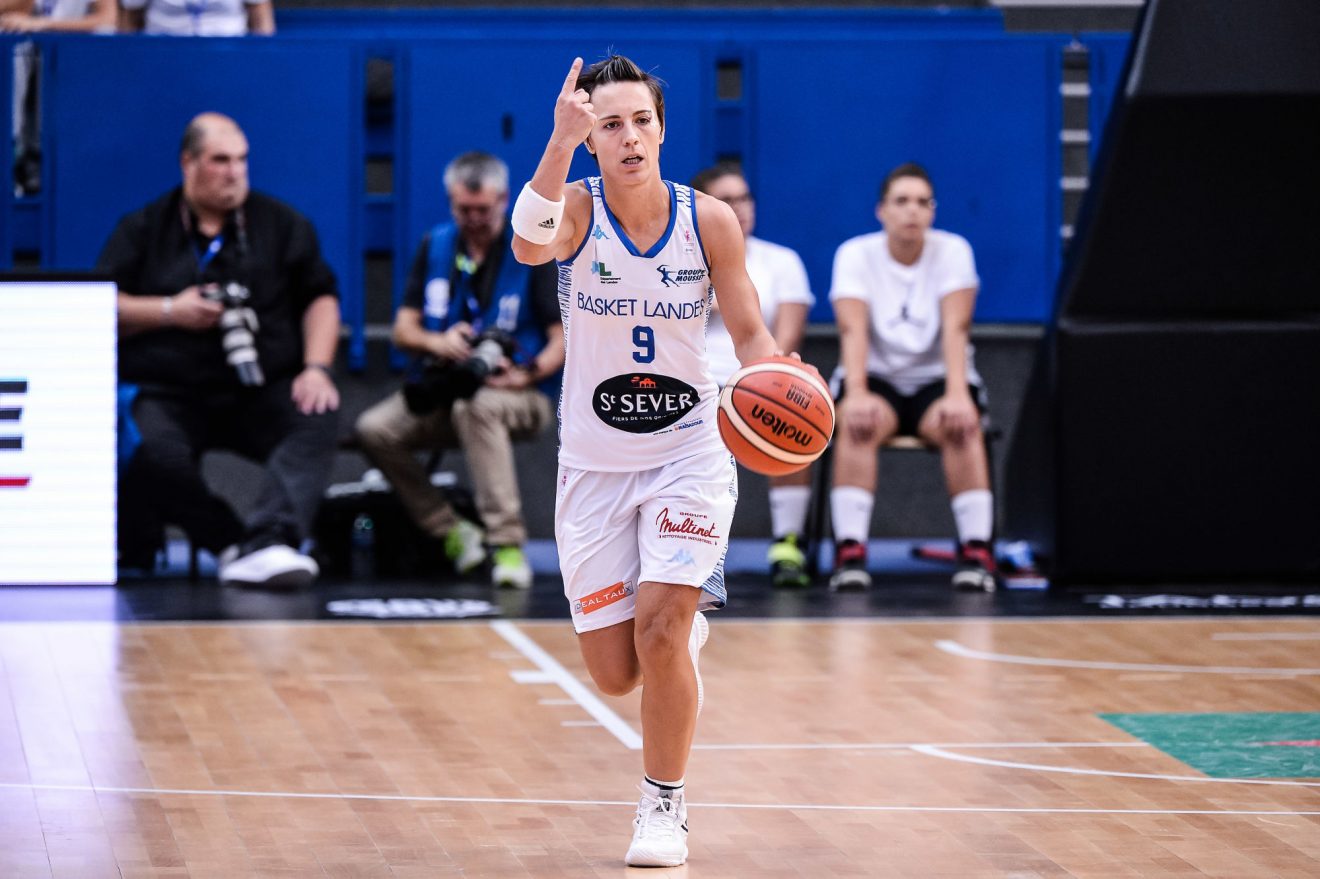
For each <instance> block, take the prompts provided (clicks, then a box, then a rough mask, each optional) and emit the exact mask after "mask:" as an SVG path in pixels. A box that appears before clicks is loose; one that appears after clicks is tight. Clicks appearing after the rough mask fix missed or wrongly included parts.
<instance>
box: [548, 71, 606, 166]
mask: <svg viewBox="0 0 1320 879" xmlns="http://www.w3.org/2000/svg"><path fill="white" fill-rule="evenodd" d="M581 72H582V59H581V58H574V59H573V66H572V67H570V68H569V69H568V76H567V77H566V78H565V79H564V86H563V88H561V89H560V90H559V98H558V100H556V101H555V131H554V134H553V135H552V137H551V139H552V140H553V141H554V142H555V143H558V144H561V145H563V146H568V147H577V145H578V144H580V143H582V142H583V141H585V140H586V139H587V137H588V136H589V135H590V134H591V130H592V129H593V128H595V126H596V114H595V113H594V112H593V108H592V106H591V97H590V96H589V95H588V94H587V92H586V90H585V89H580V88H578V87H577V81H578V74H579V73H581Z"/></svg>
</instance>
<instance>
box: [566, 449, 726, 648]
mask: <svg viewBox="0 0 1320 879" xmlns="http://www.w3.org/2000/svg"><path fill="white" fill-rule="evenodd" d="M737 502H738V469H737V467H736V466H734V463H733V456H732V455H730V454H729V453H728V452H727V451H724V450H716V451H713V452H706V453H704V454H700V455H694V456H693V457H691V458H684V459H682V460H680V461H675V462H673V463H672V464H666V465H664V466H663V467H656V468H655V469H652V470H641V471H638V472H632V473H603V472H599V471H595V470H577V469H574V468H572V467H563V466H561V467H560V468H559V487H558V491H557V495H556V500H555V541H556V543H557V544H558V546H559V568H560V571H561V572H562V573H563V575H564V594H565V595H566V596H567V597H568V601H569V605H570V606H571V608H572V611H573V628H575V629H576V630H577V631H578V632H591V631H594V630H596V629H603V628H605V627H606V626H613V625H615V624H616V623H621V622H624V621H625V620H630V619H632V618H633V617H634V616H635V615H636V612H637V610H636V607H637V587H638V585H639V584H641V583H649V582H653V583H675V584H678V585H681V586H691V587H695V588H699V589H701V590H702V591H703V594H702V596H701V601H700V604H699V607H700V609H701V610H708V609H714V608H720V607H723V606H724V602H725V599H726V597H727V593H726V592H725V589H724V554H725V552H726V551H727V550H728V548H729V526H730V525H731V524H732V523H733V509H734V506H735V505H736V504H737Z"/></svg>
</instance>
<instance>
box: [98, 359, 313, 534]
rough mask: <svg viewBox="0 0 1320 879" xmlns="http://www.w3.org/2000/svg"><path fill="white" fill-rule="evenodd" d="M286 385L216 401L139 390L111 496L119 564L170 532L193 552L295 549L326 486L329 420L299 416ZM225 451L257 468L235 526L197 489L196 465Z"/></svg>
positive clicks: (221, 505)
mask: <svg viewBox="0 0 1320 879" xmlns="http://www.w3.org/2000/svg"><path fill="white" fill-rule="evenodd" d="M291 387H292V380H290V379H284V380H281V381H274V382H271V383H270V384H268V385H265V386H263V387H260V388H243V389H236V390H230V391H224V392H221V393H215V392H197V391H191V390H189V391H180V390H174V389H163V388H159V387H143V388H142V390H141V391H140V392H139V394H138V397H137V399H136V400H135V401H134V402H133V419H134V421H136V422H137V426H138V430H139V431H141V433H142V444H141V445H140V446H139V447H138V449H137V451H136V452H135V453H134V455H133V458H132V460H131V461H130V462H129V464H128V466H127V468H126V469H125V470H124V472H123V475H122V477H121V479H120V486H119V523H120V524H119V541H120V555H121V560H122V559H123V558H125V556H127V555H132V551H133V550H134V549H136V550H138V551H139V552H140V550H141V548H142V547H143V546H144V543H149V542H150V539H151V538H153V537H154V538H156V539H158V538H159V534H160V528H161V526H162V525H164V524H170V525H177V526H178V527H180V528H182V529H183V530H184V531H185V532H187V534H188V538H189V539H190V540H191V541H192V542H193V543H194V544H195V545H196V546H200V547H203V548H205V549H208V550H210V551H211V552H212V553H218V552H219V551H220V550H222V549H224V548H225V547H227V546H229V545H231V544H234V543H242V544H244V545H245V547H246V548H247V549H248V550H251V549H256V548H259V547H261V546H264V545H270V544H274V543H285V544H288V545H290V546H297V545H298V544H299V543H301V542H302V540H303V538H305V537H307V535H308V534H310V533H311V527H312V520H313V519H314V518H315V516H316V510H317V507H318V505H319V504H320V502H321V496H322V494H323V493H324V492H325V486H326V483H327V482H328V481H329V478H330V467H331V464H332V462H333V458H334V454H335V447H336V440H337V433H338V413H335V412H326V413H323V414H320V415H303V414H301V413H300V412H298V410H297V408H296V407H295V406H294V405H293V401H292V399H291V398H290V393H291ZM211 449H227V450H229V451H233V452H236V453H238V454H240V455H242V456H244V457H246V458H250V459H251V460H253V461H256V462H258V463H261V464H264V465H265V470H266V473H265V479H264V482H263V484H262V487H261V491H260V494H259V495H258V497H257V502H256V506H255V508H254V509H253V510H252V512H251V514H250V515H249V516H248V518H247V521H246V522H240V521H239V518H238V516H237V514H235V512H234V510H233V508H232V507H231V506H230V505H229V504H228V503H227V502H225V501H224V500H222V499H221V498H219V497H217V496H216V495H215V494H213V493H212V492H211V490H210V489H209V488H208V487H207V485H206V483H205V482H204V481H203V480H202V472H201V456H202V453H203V452H206V451H209V450H211Z"/></svg>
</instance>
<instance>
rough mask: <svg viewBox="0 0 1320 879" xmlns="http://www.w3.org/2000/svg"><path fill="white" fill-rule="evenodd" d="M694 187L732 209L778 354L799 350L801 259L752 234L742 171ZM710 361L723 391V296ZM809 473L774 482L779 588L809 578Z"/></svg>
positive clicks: (712, 327) (724, 169)
mask: <svg viewBox="0 0 1320 879" xmlns="http://www.w3.org/2000/svg"><path fill="white" fill-rule="evenodd" d="M692 188H693V189H696V190H700V191H701V192H704V193H706V194H707V195H712V196H714V197H715V198H718V199H719V200H720V201H722V202H724V203H725V204H727V205H728V206H729V207H731V208H733V213H734V215H735V216H736V217H737V218H738V225H739V226H741V227H742V232H743V236H744V237H745V238H746V243H747V274H748V276H750V277H751V279H752V283H753V284H755V285H756V292H757V293H758V294H759V295H760V298H761V316H762V318H763V319H764V320H765V325H766V326H767V327H769V328H770V332H771V333H773V334H774V337H775V345H776V346H777V347H778V348H779V350H780V351H797V350H799V349H800V348H801V345H802V334H803V330H804V328H805V327H806V323H807V312H808V311H809V310H810V309H811V306H812V304H813V303H814V302H815V301H816V299H815V297H814V296H812V295H811V285H810V284H809V283H808V281H807V270H806V268H805V267H804V266H803V265H802V259H801V258H800V257H799V256H798V255H797V253H795V252H794V251H792V250H790V249H789V248H787V247H784V246H782V245H779V244H771V243H770V242H769V241H762V240H761V239H760V238H756V237H754V236H753V235H752V229H754V228H755V227H756V201H755V199H753V198H752V192H751V189H750V188H749V187H748V185H747V180H746V178H744V177H743V174H742V170H741V169H740V168H739V167H738V166H737V165H735V164H733V163H731V162H725V163H721V164H718V165H715V166H713V167H710V168H707V169H706V170H704V171H701V172H699V173H698V174H697V175H696V176H695V177H693V178H692ZM706 356H707V358H708V359H709V361H710V372H711V375H712V376H713V377H714V379H715V381H717V382H718V383H719V384H720V386H721V387H723V386H724V383H725V382H727V381H728V380H729V376H731V375H733V373H734V372H736V371H737V370H738V366H739V364H738V358H737V357H736V356H735V355H734V353H733V338H732V337H731V336H730V335H729V331H728V330H727V329H725V327H724V318H723V317H722V316H721V314H720V310H719V291H718V290H716V291H715V305H714V306H713V307H712V309H711V312H710V323H709V325H708V326H707V328H706ZM810 473H811V471H810V469H809V468H808V469H806V470H801V471H799V472H797V473H790V474H789V475H787V476H772V477H770V528H771V532H772V534H773V536H774V543H772V544H771V545H770V552H769V555H768V557H767V559H766V561H767V562H768V563H769V564H770V579H771V582H773V583H774V585H776V586H797V587H804V586H807V585H809V584H810V582H811V578H810V576H809V575H808V574H807V570H806V562H807V559H806V556H805V555H803V552H802V532H803V529H804V526H805V525H806V521H807V507H808V505H809V502H810V498H811V476H810Z"/></svg>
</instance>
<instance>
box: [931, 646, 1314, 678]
mask: <svg viewBox="0 0 1320 879" xmlns="http://www.w3.org/2000/svg"><path fill="white" fill-rule="evenodd" d="M935 646H936V647H938V648H939V649H941V650H943V651H944V652H945V653H952V654H953V655H954V656H961V657H964V658H966V659H983V660H985V661H987V662H1008V663H1013V664H1016V665H1043V666H1049V667H1052V668H1095V669H1104V670H1107V671H1163V672H1176V673H1180V674H1215V675H1320V668H1253V667H1252V666H1231V665H1158V664H1155V663H1149V662H1096V661H1093V660H1089V659H1054V658H1051V657H1039V656H1015V655H1013V654H1010V653H987V652H986V651H984V650H973V649H972V648H971V647H964V646H963V645H961V644H959V643H958V642H957V641H947V640H941V641H936V642H935Z"/></svg>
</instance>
